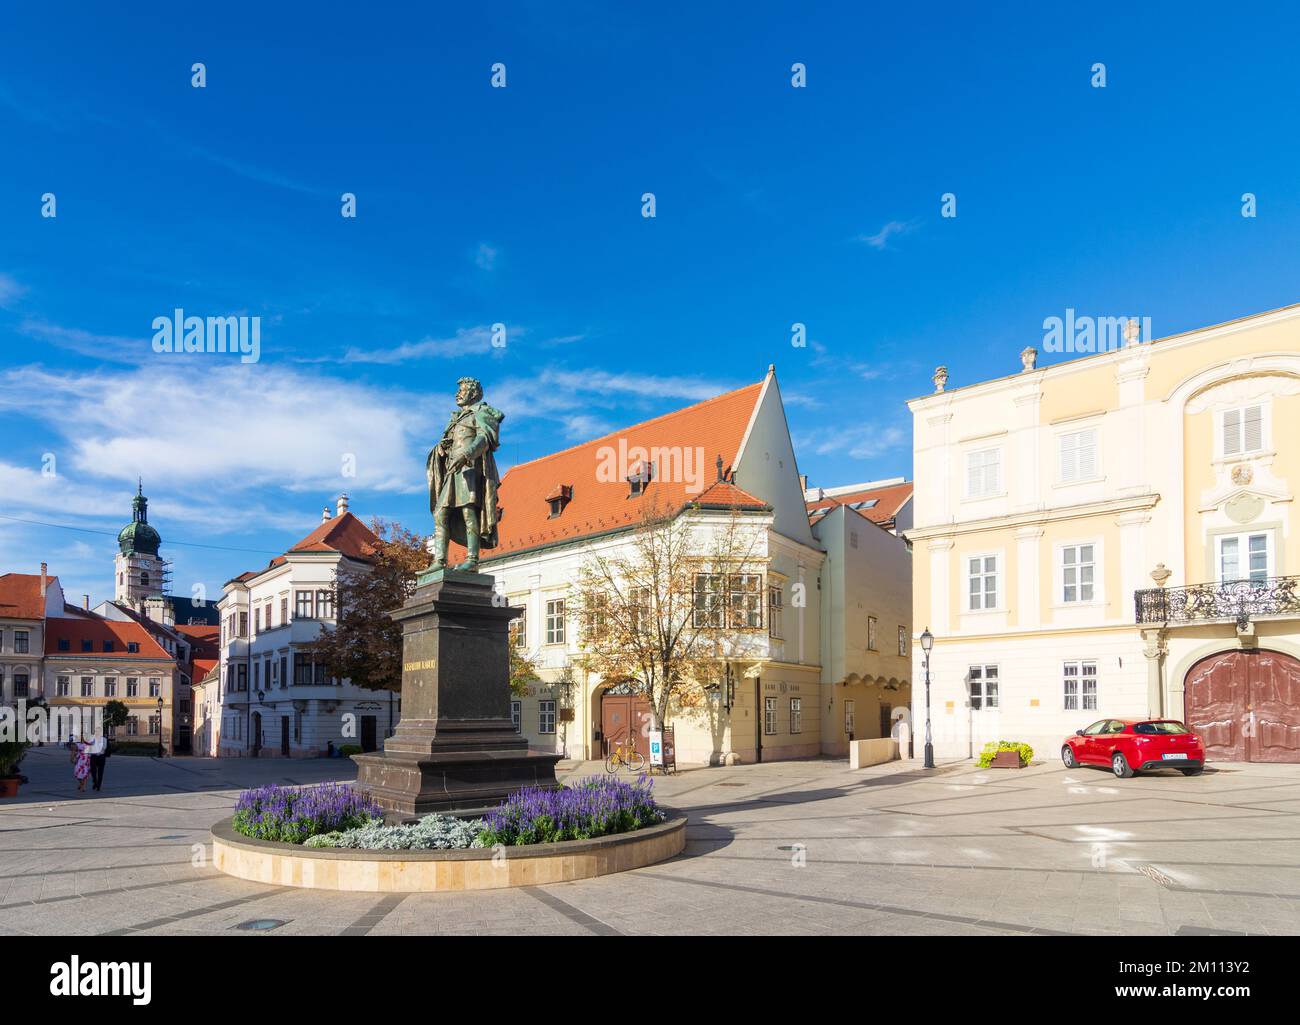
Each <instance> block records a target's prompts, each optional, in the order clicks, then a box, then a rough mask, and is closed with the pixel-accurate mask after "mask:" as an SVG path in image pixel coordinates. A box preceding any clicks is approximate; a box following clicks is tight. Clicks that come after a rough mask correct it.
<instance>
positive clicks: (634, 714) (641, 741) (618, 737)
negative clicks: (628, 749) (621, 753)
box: [600, 694, 654, 760]
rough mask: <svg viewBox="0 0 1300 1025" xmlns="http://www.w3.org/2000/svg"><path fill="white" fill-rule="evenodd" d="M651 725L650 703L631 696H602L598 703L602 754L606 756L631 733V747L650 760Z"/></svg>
mask: <svg viewBox="0 0 1300 1025" xmlns="http://www.w3.org/2000/svg"><path fill="white" fill-rule="evenodd" d="M653 722H654V719H653V716H652V715H651V713H650V702H648V701H647V700H646V699H645V698H643V697H641V696H640V695H635V694H605V695H603V696H602V697H601V699H600V735H601V743H602V754H605V755H608V754H609V752H610V751H611V750H613V748H614V747H615V746H616V745H618V744H622V743H623V742H624V741H625V740H626V739H627V736H628V733H629V732H631V735H632V742H633V745H634V746H635V747H636V749H637V751H638V752H639V753H640V754H641V755H642V756H643V757H644V758H646V759H647V760H649V758H650V726H651V724H652V723H653Z"/></svg>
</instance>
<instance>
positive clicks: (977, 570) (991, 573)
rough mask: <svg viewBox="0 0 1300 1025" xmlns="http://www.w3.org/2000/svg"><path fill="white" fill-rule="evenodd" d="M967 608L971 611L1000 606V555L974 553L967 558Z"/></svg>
mask: <svg viewBox="0 0 1300 1025" xmlns="http://www.w3.org/2000/svg"><path fill="white" fill-rule="evenodd" d="M966 584H967V586H966V593H967V601H966V608H967V609H969V610H970V611H971V612H980V611H982V610H984V609H996V608H997V607H998V557H997V556H996V555H972V556H969V557H968V558H967V559H966Z"/></svg>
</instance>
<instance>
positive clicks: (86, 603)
mask: <svg viewBox="0 0 1300 1025" xmlns="http://www.w3.org/2000/svg"><path fill="white" fill-rule="evenodd" d="M81 607H82V608H83V609H85V610H86V611H87V612H89V611H90V595H88V594H83V595H82V596H81Z"/></svg>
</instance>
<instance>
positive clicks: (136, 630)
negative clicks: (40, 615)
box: [45, 612, 171, 659]
mask: <svg viewBox="0 0 1300 1025" xmlns="http://www.w3.org/2000/svg"><path fill="white" fill-rule="evenodd" d="M60 640H66V641H67V642H68V650H67V651H60V650H59V641H60ZM82 641H90V642H92V648H93V650H91V651H82V650H81V642H82ZM105 641H112V642H113V650H112V651H105V650H104V642H105ZM129 642H134V643H136V644H138V645H140V650H139V651H138V652H128V650H127V644H128V643H129ZM45 654H46V655H62V656H72V657H75V658H89V657H94V658H122V657H123V656H124V655H130V656H131V657H139V658H165V659H170V658H171V656H170V655H168V654H167V652H166V651H164V650H163V649H162V647H160V646H159V644H158V642H157V641H155V640H154V639H153V637H152V636H150V634H149V631H147V630H146V629H145V628H144V627H142V626H140V625H139V624H138V623H122V622H119V621H117V620H113V619H104V618H103V617H102V616H95V615H88V614H86V613H84V612H83V613H82V614H81V615H80V616H78V617H77V618H75V619H71V618H69V619H47V620H46V621H45Z"/></svg>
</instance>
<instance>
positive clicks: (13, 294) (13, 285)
mask: <svg viewBox="0 0 1300 1025" xmlns="http://www.w3.org/2000/svg"><path fill="white" fill-rule="evenodd" d="M26 292H27V288H26V287H25V286H24V285H20V284H19V283H18V281H17V280H16V279H15V278H14V277H13V275H11V274H5V273H3V272H0V309H5V310H11V309H13V307H14V304H15V303H16V302H17V301H18V300H19V299H21V298H22V297H23V295H24V294H25V293H26Z"/></svg>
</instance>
